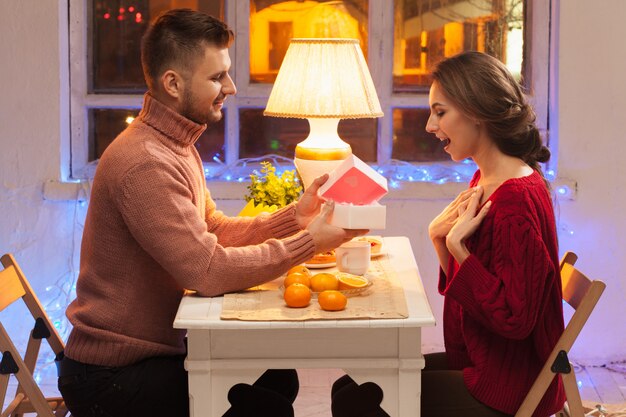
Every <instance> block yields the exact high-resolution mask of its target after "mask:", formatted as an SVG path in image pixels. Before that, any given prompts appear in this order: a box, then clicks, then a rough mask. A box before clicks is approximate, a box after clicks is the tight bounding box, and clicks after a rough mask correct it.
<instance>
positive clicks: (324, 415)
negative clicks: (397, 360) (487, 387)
mask: <svg viewBox="0 0 626 417" xmlns="http://www.w3.org/2000/svg"><path fill="white" fill-rule="evenodd" d="M575 372H576V376H577V379H578V386H579V388H580V393H581V398H582V399H583V402H584V403H585V406H587V407H588V408H593V407H594V406H595V405H596V404H601V405H603V406H604V408H605V409H606V410H608V411H609V412H611V413H609V414H606V416H607V417H608V416H614V417H626V364H623V365H611V366H606V367H587V368H581V367H576V368H575ZM298 375H299V376H300V393H299V394H298V398H296V401H295V403H294V408H295V411H296V413H295V414H296V417H331V413H330V388H331V386H332V382H333V381H335V380H336V379H337V378H338V377H340V376H341V375H343V372H342V371H340V370H336V369H315V370H314V369H304V370H298ZM618 410H621V411H622V413H621V414H617V413H616V412H617V411H618ZM593 415H594V416H601V415H602V414H593Z"/></svg>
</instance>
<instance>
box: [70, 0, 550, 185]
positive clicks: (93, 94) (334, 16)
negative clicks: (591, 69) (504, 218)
mask: <svg viewBox="0 0 626 417" xmlns="http://www.w3.org/2000/svg"><path fill="white" fill-rule="evenodd" d="M532 4H533V7H535V8H536V10H539V9H540V8H542V7H543V10H547V12H548V14H549V10H550V8H549V4H550V3H549V0H536V1H535V2H533V3H532ZM180 7H186V8H191V9H194V10H200V11H203V12H206V13H209V14H211V15H214V16H216V17H219V18H220V19H222V20H225V21H226V22H227V23H228V24H229V26H231V28H232V29H233V30H234V31H235V33H236V34H237V38H236V40H235V43H234V45H233V46H232V47H231V49H230V51H229V52H230V56H231V60H232V67H231V76H232V77H233V79H234V80H235V82H236V84H237V87H238V94H237V96H235V97H232V98H230V99H229V100H227V101H226V103H225V107H224V117H223V118H222V120H221V121H220V122H219V123H216V124H213V125H211V126H209V127H208V129H207V131H206V132H205V133H204V134H203V135H202V137H201V138H200V139H199V140H198V142H197V144H196V146H197V149H198V151H199V152H200V155H201V157H202V160H203V161H204V162H205V165H206V166H207V167H209V166H211V164H217V166H220V167H222V168H223V167H225V166H229V165H232V164H237V163H238V161H240V160H241V159H246V158H262V157H263V156H264V155H269V154H273V155H279V156H281V157H285V158H286V159H287V160H289V159H291V158H293V152H294V148H295V145H296V144H297V143H299V142H301V141H302V140H303V139H304V138H305V137H306V136H307V135H308V123H307V121H306V120H304V119H302V120H300V119H283V118H273V117H272V118H270V117H265V116H263V109H264V108H265V105H266V103H267V98H268V96H269V93H270V91H271V87H272V83H273V82H274V80H275V78H276V74H277V73H278V70H279V68H280V65H281V63H282V60H283V58H284V56H285V53H286V51H287V48H288V47H289V43H290V40H291V39H292V38H294V37H305V38H306V37H320V38H325V37H339V38H355V39H358V41H359V43H360V46H361V48H362V50H363V53H364V56H365V57H366V60H367V61H368V64H369V67H370V72H371V73H372V77H373V79H374V83H375V85H376V89H377V93H378V95H379V98H380V102H381V105H382V107H383V111H384V113H385V116H384V117H383V118H380V119H355V120H342V121H341V122H340V124H339V134H340V135H341V136H342V137H343V138H344V140H345V141H346V142H348V143H350V145H351V146H352V149H353V152H354V154H355V155H357V156H358V157H360V158H361V159H363V160H365V161H367V162H369V163H371V164H373V165H376V166H379V167H380V166H383V165H385V164H394V161H400V162H402V163H408V164H412V165H414V166H420V164H432V163H443V164H448V165H454V163H452V162H451V161H450V159H449V156H448V155H447V154H446V153H445V152H444V151H443V149H442V148H441V144H440V142H439V141H438V140H437V139H436V138H435V137H434V135H432V134H429V133H427V132H425V130H424V128H425V125H426V121H427V120H428V116H429V113H430V110H429V108H428V89H429V86H430V83H431V78H430V72H431V70H432V68H433V65H435V64H436V63H437V62H438V61H439V60H441V59H443V58H445V57H449V56H452V55H454V54H457V53H459V52H462V51H467V50H476V51H482V52H486V53H488V54H491V55H493V56H495V57H497V58H498V59H500V60H501V61H502V62H504V63H505V64H506V65H507V67H508V68H509V69H510V70H511V72H512V73H513V74H514V75H515V76H516V77H517V78H518V79H519V80H520V81H521V82H523V84H524V86H525V87H526V88H527V89H528V91H533V93H537V92H539V96H538V97H539V98H538V99H537V98H536V97H535V103H534V104H535V105H537V104H538V103H537V101H538V102H539V104H540V105H544V103H542V101H545V102H547V82H545V83H544V84H543V85H535V84H533V80H532V79H531V78H530V75H531V71H528V70H527V69H528V68H529V59H528V56H529V53H530V52H531V49H530V48H529V45H530V42H529V39H535V38H539V37H543V36H545V33H544V32H546V31H547V29H546V30H543V29H542V30H539V29H537V28H535V29H533V30H532V31H530V30H529V27H528V20H529V18H528V16H530V15H531V12H532V10H531V9H529V7H528V6H527V0H343V1H340V0H317V1H314V0H288V1H280V0H76V1H72V2H70V16H74V18H73V19H71V20H70V21H71V22H72V23H71V25H73V26H71V28H70V29H73V30H71V33H73V34H74V35H73V36H72V37H71V45H70V54H71V56H73V57H76V60H71V71H72V78H71V79H72V175H73V177H75V178H85V177H88V176H89V175H90V174H89V170H84V169H83V168H85V167H87V166H89V165H91V166H92V167H93V165H94V164H96V163H97V160H98V158H100V156H101V155H102V152H103V151H104V150H105V149H106V147H107V146H108V145H109V144H110V143H111V142H112V141H113V140H114V139H115V137H116V136H117V135H118V134H119V133H120V132H121V131H122V130H123V129H124V128H125V127H126V126H127V125H128V123H130V122H131V121H132V120H133V118H134V117H136V116H137V114H138V112H139V109H140V108H141V103H142V97H143V94H144V93H145V91H146V85H145V82H144V78H143V73H142V70H141V62H140V42H141V36H142V35H143V33H144V32H145V30H146V29H147V27H148V25H149V23H150V22H152V21H153V20H154V19H155V18H156V17H157V16H158V15H159V14H161V13H162V12H164V11H166V10H169V9H172V8H180ZM535 14H537V12H535ZM81 16H85V19H84V20H80V17H81ZM548 19H549V16H548ZM85 22H86V23H85ZM536 25H537V24H536ZM547 26H548V27H549V25H547ZM529 33H530V34H531V35H532V36H531V35H529ZM84 39H88V42H87V43H86V44H85V42H84ZM538 44H539V45H542V44H541V42H539V43H538ZM543 45H544V47H543V48H544V49H547V48H548V46H547V45H548V43H547V42H544V44H543ZM540 49H541V48H540V47H536V48H534V50H532V52H533V53H535V52H536V51H538V50H540ZM74 61H76V62H74ZM544 90H545V91H544ZM546 106H547V104H546ZM539 113H540V116H541V112H539ZM540 119H541V117H540ZM545 119H546V120H542V119H541V120H538V122H539V125H540V127H542V126H544V127H545V126H546V125H547V112H546V116H545ZM379 170H380V171H384V169H379ZM212 171H215V170H212V169H207V171H206V172H207V173H209V172H212ZM218 171H219V170H218ZM222 171H223V169H222ZM383 173H384V172H383ZM455 178H456V177H455ZM460 180H463V178H461V179H460Z"/></svg>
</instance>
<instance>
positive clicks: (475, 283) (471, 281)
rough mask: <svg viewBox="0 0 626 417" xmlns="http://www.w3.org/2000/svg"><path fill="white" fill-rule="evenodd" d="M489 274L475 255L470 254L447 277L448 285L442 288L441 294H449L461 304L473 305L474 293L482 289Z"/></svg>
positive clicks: (474, 300) (474, 301)
mask: <svg viewBox="0 0 626 417" xmlns="http://www.w3.org/2000/svg"><path fill="white" fill-rule="evenodd" d="M490 275H491V274H489V273H488V272H487V271H486V270H485V267H484V266H483V265H482V264H481V263H480V261H479V260H478V258H477V257H476V255H474V254H470V256H468V257H467V259H465V261H463V263H462V264H461V265H460V266H459V269H458V270H457V271H456V273H455V274H454V275H453V276H451V277H448V285H447V287H445V288H444V289H443V294H444V295H449V296H451V297H452V298H454V299H455V300H456V301H457V302H458V303H459V304H461V305H462V306H467V305H474V304H475V303H476V299H475V297H474V294H475V293H476V292H477V291H482V290H481V289H482V288H483V287H485V286H486V284H487V282H486V280H488V279H489V278H488V277H489V276H490Z"/></svg>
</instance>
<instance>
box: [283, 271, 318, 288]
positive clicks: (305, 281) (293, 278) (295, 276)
mask: <svg viewBox="0 0 626 417" xmlns="http://www.w3.org/2000/svg"><path fill="white" fill-rule="evenodd" d="M296 282H297V283H298V284H302V285H304V286H307V287H309V288H311V277H310V276H309V275H308V274H306V273H304V272H292V273H291V274H289V275H287V276H286V277H285V280H284V281H283V285H284V287H285V288H287V287H288V286H290V285H292V284H295V283H296Z"/></svg>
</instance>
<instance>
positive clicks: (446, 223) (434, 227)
mask: <svg viewBox="0 0 626 417" xmlns="http://www.w3.org/2000/svg"><path fill="white" fill-rule="evenodd" d="M478 188H479V187H474V188H469V189H467V190H465V191H463V192H462V193H460V194H459V195H458V196H457V197H456V198H455V199H454V201H453V202H451V203H450V204H448V206H447V207H446V208H445V209H443V211H442V212H441V213H439V215H438V216H437V217H435V218H434V219H433V221H432V222H430V225H429V226H428V235H429V236H430V239H431V240H432V241H435V240H438V239H445V237H446V236H447V235H448V232H449V231H450V229H452V226H454V223H455V222H456V220H457V218H458V217H459V208H463V207H465V206H467V203H468V201H469V198H470V197H471V196H472V195H473V193H474V192H476V190H477V189H478ZM481 195H482V191H481Z"/></svg>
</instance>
